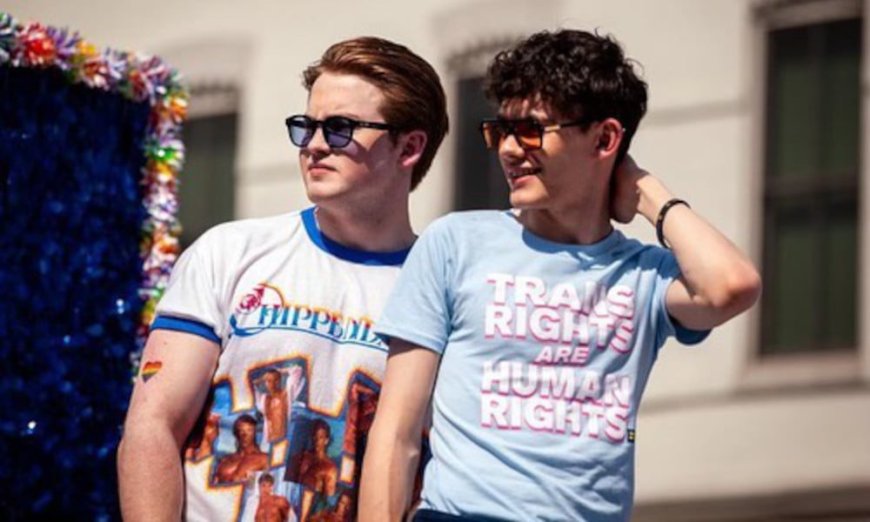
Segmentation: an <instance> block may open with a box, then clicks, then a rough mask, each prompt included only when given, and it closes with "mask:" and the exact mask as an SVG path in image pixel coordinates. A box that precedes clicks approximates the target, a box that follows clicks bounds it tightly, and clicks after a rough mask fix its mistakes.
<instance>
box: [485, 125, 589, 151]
mask: <svg viewBox="0 0 870 522" xmlns="http://www.w3.org/2000/svg"><path fill="white" fill-rule="evenodd" d="M585 123H586V120H575V121H568V122H565V123H554V124H553V125H543V124H542V123H541V122H539V121H538V120H535V119H532V118H524V119H522V120H505V119H502V118H491V119H486V120H483V121H482V122H481V124H480V133H481V134H482V135H483V141H484V142H486V148H488V149H493V150H497V149H498V148H499V146H500V145H501V142H502V141H504V139H505V138H507V137H508V136H513V137H514V138H515V139H516V140H517V143H519V144H520V147H522V148H523V149H524V150H536V149H540V148H541V147H543V146H544V133H545V132H553V131H557V130H559V129H564V128H565V127H577V126H579V125H584V124H585Z"/></svg>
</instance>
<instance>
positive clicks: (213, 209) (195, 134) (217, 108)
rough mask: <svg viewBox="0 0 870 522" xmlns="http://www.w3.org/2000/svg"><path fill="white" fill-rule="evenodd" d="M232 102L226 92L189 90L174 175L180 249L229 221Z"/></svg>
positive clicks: (232, 196)
mask: <svg viewBox="0 0 870 522" xmlns="http://www.w3.org/2000/svg"><path fill="white" fill-rule="evenodd" d="M236 98H237V96H236V93H235V91H234V90H232V89H228V88H210V89H205V88H200V89H193V90H192V93H191V117H190V119H189V120H188V121H187V122H186V123H185V124H184V128H183V133H184V134H183V137H184V145H185V162H184V168H183V171H182V173H181V175H180V176H179V179H180V184H179V204H180V206H179V220H180V221H181V226H182V234H181V246H182V248H186V247H187V246H188V245H190V244H191V243H192V242H193V241H194V240H195V239H196V238H197V237H199V236H200V235H201V234H202V233H203V232H205V231H206V230H208V229H209V228H211V227H212V226H214V225H217V224H218V223H222V222H225V221H230V220H232V219H233V217H234V210H233V209H234V204H235V162H236V135H237V126H238V113H237V112H236V107H237V103H236Z"/></svg>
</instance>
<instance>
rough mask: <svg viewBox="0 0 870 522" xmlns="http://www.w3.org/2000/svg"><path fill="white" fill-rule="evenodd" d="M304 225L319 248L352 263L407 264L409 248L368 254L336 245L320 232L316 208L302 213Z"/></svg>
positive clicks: (364, 251)
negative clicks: (315, 214)
mask: <svg viewBox="0 0 870 522" xmlns="http://www.w3.org/2000/svg"><path fill="white" fill-rule="evenodd" d="M302 223H303V224H304V225H305V231H306V232H307V233H308V237H309V238H310V239H311V242H312V243H314V244H315V245H317V247H318V248H320V249H321V250H323V251H324V252H326V253H328V254H331V255H333V256H335V257H337V258H339V259H344V260H345V261H350V262H351V263H359V264H363V265H381V266H383V265H390V266H395V265H401V264H402V263H404V262H405V258H406V257H408V252H410V251H411V249H410V247H409V248H406V249H404V250H396V251H395V252H368V251H366V250H356V249H354V248H348V247H346V246H344V245H342V244H339V243H336V242H335V241H333V240H331V239H329V238H328V237H326V236H325V235H323V233H321V232H320V228H318V226H317V218H315V216H314V207H311V208H307V209H305V210H303V211H302Z"/></svg>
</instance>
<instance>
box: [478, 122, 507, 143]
mask: <svg viewBox="0 0 870 522" xmlns="http://www.w3.org/2000/svg"><path fill="white" fill-rule="evenodd" d="M505 131H506V129H505V128H504V125H502V124H500V123H499V122H495V121H485V122H483V124H482V125H481V126H480V132H481V134H483V141H484V142H485V143H486V148H488V149H497V148H498V146H499V145H501V140H503V139H504V137H505V134H506V132H505Z"/></svg>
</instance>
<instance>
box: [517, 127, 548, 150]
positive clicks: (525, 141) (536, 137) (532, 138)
mask: <svg viewBox="0 0 870 522" xmlns="http://www.w3.org/2000/svg"><path fill="white" fill-rule="evenodd" d="M541 134H542V132H541V127H540V126H538V125H537V124H536V123H534V122H531V121H520V122H517V123H516V124H515V125H514V136H516V138H517V142H518V143H519V144H520V147H522V148H524V149H526V150H530V149H540V148H541Z"/></svg>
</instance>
